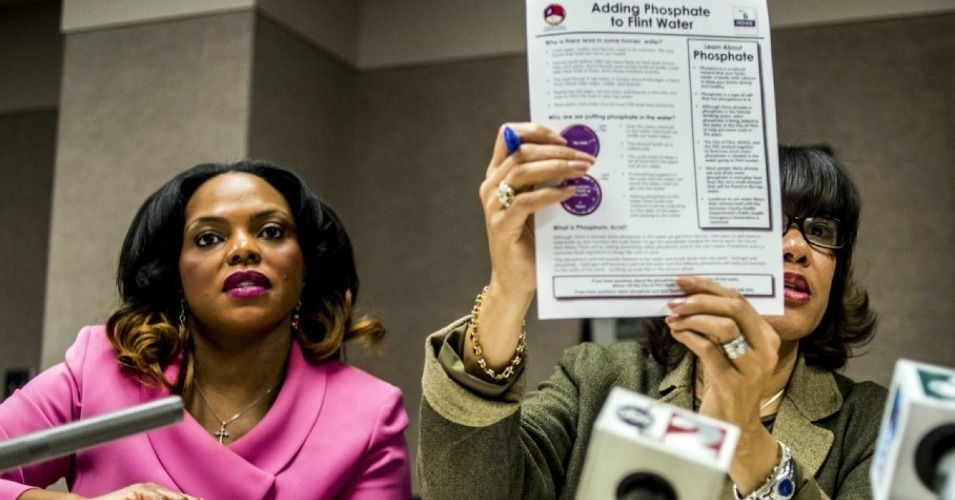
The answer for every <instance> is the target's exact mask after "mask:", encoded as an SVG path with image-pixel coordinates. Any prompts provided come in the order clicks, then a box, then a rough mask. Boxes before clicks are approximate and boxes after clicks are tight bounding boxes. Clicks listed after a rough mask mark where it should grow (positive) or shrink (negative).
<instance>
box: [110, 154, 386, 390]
mask: <svg viewBox="0 0 955 500" xmlns="http://www.w3.org/2000/svg"><path fill="white" fill-rule="evenodd" d="M232 172H240V173H247V174H252V175H255V176H258V177H260V178H262V179H264V180H265V181H266V182H268V183H269V184H270V185H271V186H272V187H274V188H275V189H276V190H277V191H279V193H281V194H282V196H283V197H284V198H285V201H286V202H288V204H289V207H290V208H291V211H292V214H293V216H294V218H295V224H296V226H297V228H298V229H297V234H298V242H299V246H300V247H301V249H302V256H303V259H304V264H305V269H306V270H307V271H308V272H307V273H306V275H305V285H304V288H303V289H302V295H301V297H300V300H301V308H300V309H299V315H300V318H301V319H300V327H299V329H298V330H297V331H295V332H293V334H294V335H295V340H296V341H297V342H298V343H299V345H301V347H302V350H303V352H304V354H305V357H306V358H307V359H308V360H309V361H310V362H312V363H317V362H319V361H321V360H324V359H327V358H329V357H331V356H334V355H336V354H338V353H340V350H341V347H342V343H343V342H344V341H346V340H350V339H357V340H360V341H363V342H364V343H366V344H368V345H374V344H377V343H378V342H379V341H380V340H381V339H382V337H383V336H384V334H385V329H384V327H383V326H382V325H381V323H380V322H379V321H378V320H377V319H374V318H371V317H367V316H365V317H361V318H357V319H355V318H353V317H352V310H353V305H354V302H355V300H356V297H357V295H358V274H357V270H356V268H355V259H354V256H353V252H352V246H351V242H350V240H349V238H348V235H347V234H346V232H345V228H344V226H343V225H342V223H341V221H340V220H339V218H338V216H337V215H336V214H335V212H334V211H333V210H332V209H331V207H329V206H328V205H327V204H325V202H323V201H322V200H321V199H319V198H318V196H316V195H315V194H314V193H313V192H312V191H311V190H310V189H309V188H308V186H306V185H305V184H304V183H303V182H302V181H301V179H299V177H298V176H296V175H295V174H293V173H291V172H289V171H287V170H285V169H282V168H280V167H278V166H276V165H273V164H271V163H269V162H265V161H258V160H245V161H240V162H237V163H231V164H219V163H204V164H200V165H196V166H194V167H192V168H190V169H188V170H186V171H184V172H182V173H180V174H178V175H176V176H175V177H173V178H172V180H170V181H169V182H167V183H166V184H165V185H163V186H162V187H161V188H159V190H157V191H156V192H155V193H153V194H152V195H151V196H149V198H147V199H146V201H145V202H144V203H143V204H142V206H141V207H140V208H139V211H138V212H137V213H136V216H135V217H134V218H133V221H132V223H131V224H130V226H129V230H128V232H127V233H126V239H125V241H124V242H123V248H122V251H121V253H120V256H119V268H118V270H117V276H116V282H117V286H118V287H119V294H120V298H121V300H122V305H121V306H120V307H119V308H118V309H117V310H116V311H115V312H114V313H113V314H112V315H111V316H110V318H109V320H108V321H107V324H106V327H107V332H108V335H109V339H110V342H111V343H112V345H113V347H114V349H115V351H116V357H117V358H118V360H119V362H120V364H121V365H122V366H123V367H125V368H127V369H129V370H131V371H132V372H133V373H134V374H135V375H136V376H137V377H139V378H140V379H141V380H142V381H143V382H144V383H147V384H151V385H164V386H166V387H169V388H170V389H173V390H175V391H177V392H187V391H189V390H190V389H191V387H192V383H193V378H194V371H195V365H194V360H193V359H192V354H191V344H192V341H191V336H190V333H189V331H188V329H187V328H186V325H184V324H181V323H180V321H179V315H180V311H181V310H182V300H184V299H183V294H182V282H181V279H180V276H179V254H180V252H181V251H182V243H183V227H184V226H185V210H186V205H187V204H188V202H189V200H190V198H191V197H192V195H193V194H194V193H195V192H196V190H197V189H198V188H199V186H201V185H202V184H203V183H205V182H206V181H208V180H209V179H211V178H213V177H216V176H218V175H222V174H226V173H232ZM180 355H181V356H182V358H183V369H182V370H181V371H180V376H179V379H178V380H176V381H170V380H166V378H165V376H164V375H163V369H164V368H165V367H166V366H168V365H169V364H170V363H171V362H172V361H173V360H175V359H176V358H177V357H178V356H180Z"/></svg>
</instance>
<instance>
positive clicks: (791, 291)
mask: <svg viewBox="0 0 955 500" xmlns="http://www.w3.org/2000/svg"><path fill="white" fill-rule="evenodd" d="M783 284H784V286H785V288H784V291H783V296H784V297H785V298H786V300H793V301H799V302H805V301H807V300H809V297H810V296H811V295H812V294H811V293H810V292H809V283H808V282H807V281H806V278H805V277H804V276H803V275H801V274H797V273H785V274H783Z"/></svg>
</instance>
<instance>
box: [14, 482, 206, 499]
mask: <svg viewBox="0 0 955 500" xmlns="http://www.w3.org/2000/svg"><path fill="white" fill-rule="evenodd" d="M84 498H85V497H81V496H79V495H75V494H72V493H60V492H55V491H50V490H40V489H33V490H27V491H25V492H23V494H22V495H20V497H19V498H18V500H82V499H84ZM89 500H202V499H200V498H197V497H194V496H191V495H186V494H184V493H179V492H177V491H175V490H173V489H171V488H167V487H165V486H162V485H160V484H156V483H138V484H132V485H129V486H127V487H125V488H123V489H121V490H116V491H114V492H112V493H107V494H105V495H101V496H98V497H94V498H91V499H89Z"/></svg>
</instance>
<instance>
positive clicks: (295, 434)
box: [0, 161, 411, 500]
mask: <svg viewBox="0 0 955 500" xmlns="http://www.w3.org/2000/svg"><path fill="white" fill-rule="evenodd" d="M118 284H119V292H120V296H121V298H122V306H121V307H120V308H119V309H118V310H117V311H116V312H114V313H113V315H112V316H111V317H110V318H109V321H108V322H107V324H106V325H104V326H90V327H86V328H84V329H83V330H81V331H80V333H79V336H78V338H77V341H76V343H75V344H74V345H73V346H72V347H71V348H70V349H69V351H68V352H67V354H66V359H65V361H64V362H63V363H61V364H59V365H57V366H54V367H52V368H50V369H49V370H46V371H45V372H43V373H41V374H40V375H39V376H38V377H36V378H35V379H34V380H32V381H31V382H30V383H29V384H27V385H26V386H25V387H24V388H23V389H21V390H19V391H17V392H16V393H14V394H13V395H12V396H11V397H10V398H9V399H8V400H6V401H5V402H4V403H3V404H2V405H0V440H5V439H10V438H12V437H16V436H19V435H23V434H27V433H31V432H34V431H38V430H41V429H44V428H49V427H53V426H57V425H61V424H65V423H68V422H71V421H74V420H78V419H82V418H86V417H91V416H95V415H101V414H104V413H107V412H111V411H116V410H120V409H123V408H126V407H129V406H133V405H136V404H140V403H144V402H148V401H152V400H155V399H159V398H163V397H166V396H168V395H170V394H178V395H181V396H182V398H183V401H184V403H185V407H186V410H187V411H188V415H186V417H185V419H184V421H183V422H181V423H179V424H176V425H174V426H171V427H167V428H164V429H160V430H154V431H151V432H147V433H144V434H139V435H136V436H133V437H129V438H125V439H121V440H118V441H113V442H111V443H109V444H106V445H103V446H100V447H96V448H91V449H88V450H83V451H79V452H77V453H75V454H73V455H71V456H67V457H62V458H59V459H54V460H51V461H48V462H44V463H40V464H35V465H29V466H23V467H20V468H16V469H12V470H7V471H3V472H0V498H2V499H7V498H10V499H13V498H19V499H21V500H29V499H43V498H69V499H76V498H102V499H127V498H128V499H137V500H140V499H176V500H186V499H189V500H192V499H196V498H205V499H207V500H213V499H234V500H244V499H249V500H258V499H276V500H279V499H296V500H297V499H326V498H327V499H332V498H336V499H338V498H342V499H375V500H378V499H407V498H409V497H410V496H411V483H410V472H409V464H408V454H407V447H406V444H405V439H404V431H405V428H406V427H407V424H408V418H407V415H406V413H405V410H404V406H403V402H402V396H401V392H400V390H398V389H397V388H395V387H394V386H391V385H389V384H387V383H385V382H383V381H381V380H378V379H376V378H374V377H373V376H371V375H369V374H367V373H364V372H362V371H360V370H358V369H357V368H354V367H350V366H348V365H345V364H343V363H341V362H340V361H338V358H340V353H341V349H342V343H343V342H344V341H345V340H350V339H356V340H360V341H363V342H364V343H367V344H374V343H376V342H378V341H379V340H380V339H381V338H382V336H383V335H384V328H383V327H382V325H381V324H380V323H379V322H378V321H377V320H375V319H373V318H369V317H360V318H355V317H353V304H354V300H355V297H356V294H357V292H358V277H357V274H356V270H355V263H354V259H353V256H352V248H351V243H350V242H349V239H348V236H347V234H346V233H345V230H344V228H343V227H342V225H341V223H340V221H339V220H338V218H337V216H336V215H335V214H334V212H333V211H332V210H331V209H330V208H329V207H328V206H327V205H325V204H324V203H323V202H322V201H321V200H319V199H318V197H316V196H315V195H314V194H313V193H312V192H311V191H310V190H309V189H308V187H306V186H305V185H304V184H303V183H302V182H301V181H300V180H299V178H298V177H296V176H295V175H294V174H292V173H290V172H288V171H286V170H283V169H280V168H278V167H275V166H273V165H270V164H268V163H265V162H258V161H244V162H239V163H235V164H229V165H222V164H203V165H198V166H196V167H193V168H191V169H189V170H187V171H185V172H183V173H181V174H179V175H177V176H176V177H175V178H173V179H172V180H171V181H169V182H168V183H167V184H166V185H164V186H163V187H162V188H160V189H159V190H158V191H157V192H156V193H154V194H153V195H152V196H150V197H149V198H148V199H147V200H146V202H145V203H144V204H143V206H142V207H141V208H140V209H139V212H138V213H137V214H136V217H135V218H134V219H133V222H132V224H131V226H130V229H129V232H128V233H127V235H126V240H125V242H124V244H123V249H122V253H121V255H120V264H119V273H118ZM60 478H65V479H66V481H67V484H68V485H69V489H70V492H71V494H65V493H57V492H54V491H48V490H44V489H41V488H44V487H46V486H48V485H50V484H52V483H54V482H56V481H57V480H59V479H60Z"/></svg>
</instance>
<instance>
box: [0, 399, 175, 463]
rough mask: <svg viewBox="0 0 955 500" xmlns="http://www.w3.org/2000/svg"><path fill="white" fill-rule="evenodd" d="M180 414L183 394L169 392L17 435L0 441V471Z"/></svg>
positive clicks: (154, 425) (146, 428)
mask: <svg viewBox="0 0 955 500" xmlns="http://www.w3.org/2000/svg"><path fill="white" fill-rule="evenodd" d="M182 418H183V405H182V398H180V397H179V396H169V397H166V398H163V399H160V400H157V401H152V402H150V403H145V404H141V405H137V406H133V407H130V408H126V409H123V410H119V411H115V412H112V413H106V414H104V415H99V416H96V417H90V418H85V419H82V420H77V421H76V422H70V423H68V424H64V425H60V426H57V427H53V428H50V429H44V430H42V431H37V432H34V433H32V434H27V435H24V436H20V437H16V438H13V439H10V440H8V441H3V442H0V471H4V470H7V469H12V468H14V467H18V466H21V465H27V464H32V463H36V462H42V461H44V460H49V459H51V458H56V457H60V456H63V455H68V454H70V453H73V452H75V451H78V450H82V449H85V448H92V447H94V446H97V445H100V444H103V443H106V442H109V441H114V440H116V439H120V438H124V437H127V436H130V435H133V434H139V433H141V432H146V431H149V430H152V429H157V428H159V427H165V426H168V425H172V424H175V423H177V422H180V421H182Z"/></svg>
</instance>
